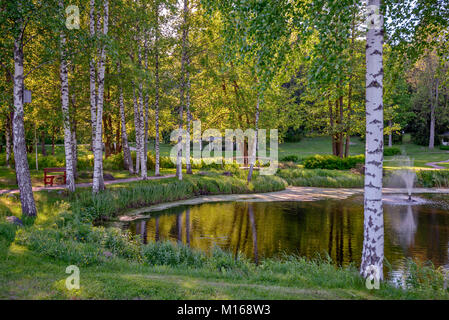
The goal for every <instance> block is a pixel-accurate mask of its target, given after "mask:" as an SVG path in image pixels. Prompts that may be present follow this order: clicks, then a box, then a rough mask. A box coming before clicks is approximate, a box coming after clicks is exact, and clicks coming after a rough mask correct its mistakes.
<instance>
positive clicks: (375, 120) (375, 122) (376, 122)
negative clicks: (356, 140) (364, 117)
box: [369, 119, 382, 124]
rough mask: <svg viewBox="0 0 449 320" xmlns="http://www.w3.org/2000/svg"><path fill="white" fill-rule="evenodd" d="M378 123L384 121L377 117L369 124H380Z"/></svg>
mask: <svg viewBox="0 0 449 320" xmlns="http://www.w3.org/2000/svg"><path fill="white" fill-rule="evenodd" d="M378 123H382V121H379V120H377V119H374V120H373V121H371V122H370V123H369V124H378Z"/></svg>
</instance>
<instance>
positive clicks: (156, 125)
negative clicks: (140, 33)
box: [154, 0, 160, 176]
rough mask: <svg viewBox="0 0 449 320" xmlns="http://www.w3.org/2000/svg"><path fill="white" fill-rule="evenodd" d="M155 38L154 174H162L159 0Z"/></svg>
mask: <svg viewBox="0 0 449 320" xmlns="http://www.w3.org/2000/svg"><path fill="white" fill-rule="evenodd" d="M154 13H155V27H154V28H155V31H154V33H155V40H154V61H155V81H156V83H155V99H154V108H155V119H154V121H155V131H156V133H155V141H154V149H155V153H156V156H155V158H156V159H155V162H156V164H155V169H154V175H155V176H159V175H160V149H159V85H160V83H159V37H160V35H159V33H160V31H159V0H155V8H154Z"/></svg>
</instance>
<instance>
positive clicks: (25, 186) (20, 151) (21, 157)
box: [13, 2, 37, 217]
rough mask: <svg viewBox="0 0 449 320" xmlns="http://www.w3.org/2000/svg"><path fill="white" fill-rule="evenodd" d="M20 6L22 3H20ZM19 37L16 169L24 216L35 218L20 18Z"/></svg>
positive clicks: (16, 50)
mask: <svg viewBox="0 0 449 320" xmlns="http://www.w3.org/2000/svg"><path fill="white" fill-rule="evenodd" d="M19 5H20V2H19ZM16 23H17V25H18V27H19V30H20V31H21V32H20V33H19V35H17V36H16V38H15V39H14V90H13V91H14V118H13V142H14V161H15V169H16V177H17V184H18V186H19V190H20V203H21V205H22V214H23V215H25V216H30V217H34V216H36V215H37V210H36V204H35V202H34V196H33V189H32V187H31V176H30V169H29V166H28V159H27V152H26V144H25V127H24V123H23V116H24V110H23V90H24V83H23V80H24V75H23V43H22V36H21V34H22V32H23V31H24V30H23V28H24V26H23V20H22V18H18V19H17V21H16Z"/></svg>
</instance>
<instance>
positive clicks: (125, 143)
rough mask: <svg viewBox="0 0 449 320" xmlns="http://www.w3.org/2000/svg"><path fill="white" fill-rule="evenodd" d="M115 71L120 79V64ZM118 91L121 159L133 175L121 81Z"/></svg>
mask: <svg viewBox="0 0 449 320" xmlns="http://www.w3.org/2000/svg"><path fill="white" fill-rule="evenodd" d="M117 71H118V74H119V76H120V77H121V73H120V72H121V69H120V63H118V64H117ZM119 91H120V97H119V100H120V101H119V104H120V122H121V129H122V145H123V159H124V162H125V168H126V169H127V170H128V171H129V173H130V174H134V169H133V160H132V158H131V151H130V150H129V143H128V134H127V133H126V118H125V103H124V100H123V87H122V83H121V81H120V87H119Z"/></svg>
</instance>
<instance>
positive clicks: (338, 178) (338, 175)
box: [277, 169, 363, 188]
mask: <svg viewBox="0 0 449 320" xmlns="http://www.w3.org/2000/svg"><path fill="white" fill-rule="evenodd" d="M277 175H278V176H279V177H281V178H283V179H284V180H285V181H287V182H288V184H290V185H292V186H297V187H327V188H361V187H363V176H362V175H360V174H355V173H352V172H347V171H337V170H325V169H313V170H308V169H285V170H279V172H278V173H277Z"/></svg>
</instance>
